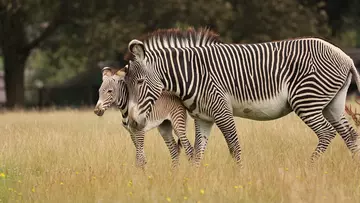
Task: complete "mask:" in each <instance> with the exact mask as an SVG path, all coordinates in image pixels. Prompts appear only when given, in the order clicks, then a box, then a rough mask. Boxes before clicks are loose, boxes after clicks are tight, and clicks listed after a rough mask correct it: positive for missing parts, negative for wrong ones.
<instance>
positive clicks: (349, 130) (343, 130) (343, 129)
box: [331, 115, 360, 155]
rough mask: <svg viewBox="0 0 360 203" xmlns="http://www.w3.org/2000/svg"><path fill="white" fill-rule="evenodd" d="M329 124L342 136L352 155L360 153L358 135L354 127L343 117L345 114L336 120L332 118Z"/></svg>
mask: <svg viewBox="0 0 360 203" xmlns="http://www.w3.org/2000/svg"><path fill="white" fill-rule="evenodd" d="M331 124H332V125H333V126H334V128H335V129H336V131H337V132H338V133H339V135H340V136H341V137H342V139H343V140H344V142H345V144H346V146H347V147H348V148H349V150H350V152H351V153H352V154H353V155H360V154H359V153H360V145H359V144H360V142H359V141H360V140H359V136H358V134H357V132H356V131H355V129H354V128H353V127H352V126H351V125H350V123H349V122H348V120H347V119H346V118H345V116H344V115H342V117H341V118H340V120H338V121H336V120H332V121H331Z"/></svg>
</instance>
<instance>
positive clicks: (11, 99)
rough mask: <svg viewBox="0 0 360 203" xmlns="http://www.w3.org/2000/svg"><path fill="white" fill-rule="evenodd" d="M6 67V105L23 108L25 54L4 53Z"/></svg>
mask: <svg viewBox="0 0 360 203" xmlns="http://www.w3.org/2000/svg"><path fill="white" fill-rule="evenodd" d="M4 56H5V57H4V69H5V90H6V107H7V108H10V109H12V108H22V107H23V106H24V101H25V99H24V98H25V97H24V90H25V89H24V70H25V62H26V57H25V56H19V55H17V54H16V53H12V54H9V55H6V54H4Z"/></svg>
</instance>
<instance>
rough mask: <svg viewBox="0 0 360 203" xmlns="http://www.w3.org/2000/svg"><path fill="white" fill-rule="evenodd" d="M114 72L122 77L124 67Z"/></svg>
mask: <svg viewBox="0 0 360 203" xmlns="http://www.w3.org/2000/svg"><path fill="white" fill-rule="evenodd" d="M115 74H116V75H117V76H120V77H124V76H125V69H124V68H122V69H120V70H118V71H117V72H116V73H115Z"/></svg>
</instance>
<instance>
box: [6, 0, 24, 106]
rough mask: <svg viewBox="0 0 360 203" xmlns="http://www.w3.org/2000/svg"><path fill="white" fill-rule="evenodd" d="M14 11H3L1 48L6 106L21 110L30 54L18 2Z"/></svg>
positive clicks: (22, 14) (22, 13) (21, 11)
mask: <svg viewBox="0 0 360 203" xmlns="http://www.w3.org/2000/svg"><path fill="white" fill-rule="evenodd" d="M12 6H13V8H14V9H10V10H6V9H3V10H1V14H0V32H1V33H2V35H0V46H1V48H2V52H3V57H4V70H5V90H6V106H7V107H8V108H14V107H16V108H18V107H19V108H21V107H23V105H24V70H25V62H26V59H27V57H28V55H29V53H30V50H29V49H25V47H26V45H27V40H26V32H25V24H24V18H25V15H24V12H23V10H21V7H20V5H17V2H14V4H12Z"/></svg>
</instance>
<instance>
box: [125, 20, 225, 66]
mask: <svg viewBox="0 0 360 203" xmlns="http://www.w3.org/2000/svg"><path fill="white" fill-rule="evenodd" d="M138 40H140V41H142V42H143V43H144V46H145V49H146V50H158V49H160V48H169V47H173V48H185V47H198V46H204V45H208V44H216V43H222V41H221V40H220V35H219V34H217V33H215V32H214V31H212V30H210V29H208V28H199V29H198V30H195V29H194V28H192V27H190V28H188V29H186V30H181V29H179V28H172V29H158V30H156V31H154V32H151V33H148V34H146V35H144V36H142V37H140V38H138ZM133 57H134V56H133V54H132V53H131V52H129V51H127V53H126V54H125V56H124V60H126V61H129V60H133Z"/></svg>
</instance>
